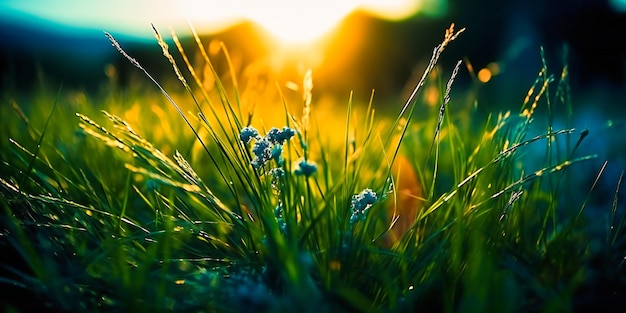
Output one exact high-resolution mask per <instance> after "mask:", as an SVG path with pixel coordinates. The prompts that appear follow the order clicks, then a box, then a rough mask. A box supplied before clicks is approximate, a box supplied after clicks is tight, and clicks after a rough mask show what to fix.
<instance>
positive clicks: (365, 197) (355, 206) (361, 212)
mask: <svg viewBox="0 0 626 313" xmlns="http://www.w3.org/2000/svg"><path fill="white" fill-rule="evenodd" d="M377 200H378V196H377V195H376V192H374V191H372V189H369V188H366V189H363V191H361V192H360V193H359V194H357V195H354V196H352V201H351V203H350V208H351V209H352V216H350V224H354V223H356V222H357V221H362V220H365V217H366V216H367V211H368V210H369V209H370V207H372V205H374V203H376V201H377Z"/></svg>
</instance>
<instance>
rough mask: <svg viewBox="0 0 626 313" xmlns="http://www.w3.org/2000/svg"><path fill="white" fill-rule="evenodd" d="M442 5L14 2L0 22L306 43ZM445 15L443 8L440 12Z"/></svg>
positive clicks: (311, 0)
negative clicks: (350, 20)
mask: <svg viewBox="0 0 626 313" xmlns="http://www.w3.org/2000/svg"><path fill="white" fill-rule="evenodd" d="M446 3H447V1H444V0H343V1H334V0H306V1H304V0H265V1H258V0H257V1H254V0H232V1H224V0H178V1H165V0H152V1H125V0H109V1H73V0H57V1H44V0H32V1H20V0H6V1H4V3H0V17H2V16H3V15H7V16H13V17H16V18H19V19H22V20H28V21H30V22H31V23H39V24H41V23H49V22H52V23H54V25H55V26H56V27H59V28H62V27H65V29H64V31H68V29H67V28H68V27H69V28H74V29H75V30H83V31H84V30H100V31H102V30H106V31H108V32H111V33H117V34H118V35H120V34H124V35H127V36H132V37H137V38H145V39H150V40H151V39H152V38H153V36H152V33H151V29H150V26H149V24H150V23H154V24H155V25H156V26H158V27H159V28H162V29H167V28H169V27H171V28H173V29H174V30H176V31H188V26H187V22H188V21H191V22H192V23H193V25H194V26H195V27H196V29H197V30H198V31H199V32H202V33H216V32H219V31H222V30H224V29H225V28H228V27H230V26H233V25H235V24H237V23H240V22H242V21H246V20H247V21H252V22H254V23H256V24H258V25H259V26H260V27H262V28H264V29H265V30H267V31H269V32H270V33H271V34H272V35H273V36H275V37H276V38H277V39H279V40H281V41H282V42H283V43H310V42H311V41H314V40H315V39H319V38H320V37H322V36H324V35H326V34H328V33H329V32H330V31H331V30H332V29H333V28H335V27H337V26H338V24H339V23H340V22H341V21H342V20H343V19H344V18H345V17H346V16H348V15H349V14H350V13H352V12H355V11H357V10H361V11H363V12H366V13H368V14H370V15H373V16H376V17H378V18H382V19H387V20H401V19H406V18H408V17H410V16H413V15H415V14H416V13H417V12H421V11H428V10H432V8H435V7H439V8H441V6H442V5H443V6H444V7H445V4H446ZM444 10H445V8H444Z"/></svg>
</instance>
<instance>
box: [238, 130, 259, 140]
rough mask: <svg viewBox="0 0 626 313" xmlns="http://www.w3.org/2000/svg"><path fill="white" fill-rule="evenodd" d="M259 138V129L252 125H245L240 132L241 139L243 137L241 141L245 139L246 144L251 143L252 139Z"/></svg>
mask: <svg viewBox="0 0 626 313" xmlns="http://www.w3.org/2000/svg"><path fill="white" fill-rule="evenodd" d="M258 138H259V131H258V130H256V129H255V128H254V127H252V126H246V127H244V128H243V129H242V130H241V132H240V133H239V139H241V141H243V142H244V143H246V144H248V143H250V141H251V140H252V139H258Z"/></svg>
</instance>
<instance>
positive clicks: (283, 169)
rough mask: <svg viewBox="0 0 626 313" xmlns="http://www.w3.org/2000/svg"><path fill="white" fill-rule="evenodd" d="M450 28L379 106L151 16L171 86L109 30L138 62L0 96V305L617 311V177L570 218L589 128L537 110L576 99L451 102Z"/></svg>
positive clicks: (557, 77) (548, 81)
mask: <svg viewBox="0 0 626 313" xmlns="http://www.w3.org/2000/svg"><path fill="white" fill-rule="evenodd" d="M461 33H462V31H460V32H459V31H456V30H454V29H453V27H451V28H450V29H448V30H446V32H445V37H444V40H443V42H442V43H441V44H440V45H438V46H437V47H435V49H434V50H433V56H432V58H431V61H430V64H429V65H428V67H427V68H426V70H425V73H424V75H423V77H422V80H421V81H420V82H419V83H418V85H417V86H415V89H414V92H413V94H412V95H411V97H410V98H409V99H407V101H406V103H401V104H398V105H397V114H396V115H395V116H393V117H391V116H380V115H379V114H377V112H376V110H374V102H375V101H376V99H375V97H373V98H372V100H371V101H370V102H369V103H366V104H365V105H361V104H356V103H353V99H352V97H350V98H348V99H343V100H337V102H338V103H334V104H333V105H332V106H329V107H324V106H322V105H320V104H318V103H316V99H315V98H314V97H313V93H312V90H313V81H314V75H315V73H311V72H310V71H308V72H306V73H305V74H304V77H303V78H302V83H300V84H298V86H296V87H297V88H296V87H293V88H292V89H289V90H284V89H283V88H282V87H280V86H279V87H278V88H276V87H275V86H274V85H272V84H269V86H270V87H267V89H268V90H277V92H276V93H273V92H268V91H266V90H261V91H258V90H256V91H254V90H252V91H251V89H254V88H252V87H254V86H252V87H250V85H245V82H239V81H238V80H237V78H236V76H237V75H236V73H234V71H230V72H229V71H226V72H225V73H222V72H219V71H218V70H216V69H215V67H214V66H213V65H212V64H213V63H212V62H214V61H215V60H210V58H209V56H208V55H207V52H206V51H204V48H203V47H204V46H203V44H202V43H201V42H200V40H199V39H198V37H197V36H196V39H197V40H198V46H197V47H183V46H182V45H180V44H178V41H177V40H176V38H175V37H174V39H175V40H174V42H175V43H177V45H176V48H175V49H172V48H171V47H168V46H167V44H166V43H165V41H164V40H163V39H161V37H160V35H159V33H158V32H157V31H156V30H155V34H156V35H157V39H158V41H159V44H160V45H161V47H162V49H163V53H164V55H165V59H164V62H167V61H169V62H170V63H171V65H172V66H173V67H174V72H175V74H174V75H175V76H176V77H177V78H178V83H179V84H178V85H174V84H171V83H168V84H167V85H165V84H160V83H159V82H157V81H156V80H155V79H153V78H152V77H151V76H150V74H149V73H148V72H147V71H146V70H144V68H143V67H142V65H141V64H140V62H141V60H135V59H134V58H133V57H132V56H129V55H127V54H126V52H125V51H124V50H123V47H121V46H120V45H119V44H118V43H117V41H115V39H114V38H113V36H110V35H108V34H107V36H109V38H110V39H111V42H112V44H113V46H114V48H115V49H118V51H119V52H120V54H121V56H120V57H121V58H126V59H127V60H128V61H130V62H131V63H132V64H133V65H134V66H135V67H136V68H137V71H138V72H139V73H141V74H142V75H143V74H145V75H144V76H138V77H139V78H137V77H135V78H133V79H131V80H130V81H129V83H128V84H125V85H120V84H119V83H118V82H117V81H116V77H117V76H116V73H115V69H114V68H111V69H109V70H110V72H109V78H110V81H109V82H108V84H106V85H105V86H104V87H103V89H102V92H101V94H99V95H97V96H93V95H87V94H85V93H82V92H79V91H66V90H64V89H63V88H62V87H61V88H57V89H53V88H52V87H51V86H48V85H46V84H45V83H44V84H42V85H41V86H40V87H39V88H37V90H33V92H32V93H31V94H30V95H29V96H28V97H26V98H23V99H22V98H13V99H10V100H8V102H7V103H3V104H2V105H1V106H0V110H2V111H1V113H2V122H3V123H2V126H0V135H1V136H0V139H1V140H2V141H1V142H0V147H1V148H2V150H1V151H0V159H1V164H0V192H1V193H2V198H1V200H0V203H1V209H2V211H3V214H2V216H1V219H0V251H1V253H0V257H1V258H2V261H1V264H0V285H1V286H2V292H1V293H0V304H1V305H2V309H3V310H4V311H7V312H34V311H37V312H41V311H68V312H77V311H80V312H169V311H177V312H214V311H215V312H248V311H253V312H294V311H302V312H308V311H311V312H413V311H427V312H576V311H585V310H587V309H590V308H593V309H599V310H603V309H606V310H612V311H619V308H620V306H621V304H620V301H621V299H623V296H625V295H626V270H625V268H624V264H623V263H624V260H625V257H626V252H625V251H626V240H625V239H626V237H625V236H624V235H625V231H624V219H625V215H624V206H623V203H622V202H621V201H620V196H621V195H620V192H621V189H622V187H621V182H622V176H619V179H618V180H616V181H615V182H613V184H614V185H613V186H614V190H612V191H611V194H612V199H610V201H608V203H609V205H606V206H601V207H597V206H596V205H594V208H593V210H594V211H593V213H592V214H590V213H589V212H588V211H589V208H588V207H590V206H591V202H592V201H593V199H594V196H593V195H594V193H595V192H597V190H596V184H595V182H597V181H598V180H599V179H601V177H602V175H603V172H604V169H605V167H604V166H602V167H599V168H598V169H597V171H596V172H595V173H593V174H592V175H593V177H591V178H592V179H591V181H592V182H594V183H592V184H588V185H587V184H580V183H576V182H579V181H580V180H576V179H574V177H575V176H576V175H579V174H578V172H577V166H579V165H580V164H582V163H585V162H589V161H590V160H592V159H594V158H595V156H594V155H586V154H581V153H580V152H579V149H578V148H579V147H580V145H581V144H582V143H584V142H585V138H586V137H587V134H588V130H582V129H573V128H565V129H557V128H556V127H555V126H554V125H553V123H552V122H551V121H552V120H553V117H554V116H556V114H562V115H565V116H564V118H565V119H567V118H570V117H571V115H572V114H575V112H573V113H572V109H571V103H570V102H571V99H570V98H569V90H568V82H567V68H566V67H564V68H563V69H562V71H558V72H556V73H552V72H550V71H549V70H548V65H547V64H546V62H545V61H544V67H543V68H539V69H537V71H538V73H539V75H538V77H537V80H536V81H535V82H534V83H533V82H529V86H524V87H520V88H523V89H528V87H530V89H529V92H528V96H527V97H526V99H520V110H519V111H517V112H493V114H491V115H489V116H488V117H487V118H484V119H483V118H482V117H477V116H476V114H475V113H476V112H475V107H474V105H473V103H464V102H466V101H464V100H462V101H460V100H458V99H456V98H454V95H455V93H454V92H453V90H454V79H455V76H456V75H457V73H458V71H459V70H460V69H462V68H463V66H462V63H461V62H459V63H457V66H456V67H455V68H454V69H442V68H440V67H438V65H437V62H438V59H439V56H440V54H441V53H442V52H443V51H444V49H445V48H446V46H447V45H449V44H454V39H455V38H456V36H458V35H460V36H462V34H461ZM194 35H195V34H194ZM112 49H113V48H112ZM187 50H193V51H194V53H197V54H198V55H200V56H201V58H200V59H201V62H200V63H199V64H197V62H196V63H193V62H192V61H189V59H191V57H189V58H188V57H187V55H188V54H189V53H190V52H187ZM221 51H222V52H223V53H222V54H221V55H220V58H221V60H224V62H225V63H226V64H229V62H230V61H229V56H228V52H227V51H226V49H225V47H222V50H221ZM173 53H180V55H181V56H182V57H181V59H182V60H183V62H184V64H183V63H180V62H179V63H180V64H177V63H176V62H175V58H174V57H173V56H172V54H173ZM177 58H178V56H177ZM227 68H228V67H227ZM229 68H230V69H231V70H232V66H230V67H229ZM207 77H210V83H207ZM272 83H273V82H272ZM244 85H245V86H244ZM181 86H182V87H181ZM429 89H430V90H435V91H436V92H435V94H436V95H437V97H436V99H438V100H437V103H436V105H432V104H429V103H428V101H427V100H426V96H425V95H426V93H425V90H429ZM166 90H167V91H166ZM294 90H297V92H296V91H294ZM296 93H297V95H296ZM449 106H451V107H449ZM538 110H542V111H544V112H547V116H548V118H547V123H545V125H541V124H539V126H537V124H538V123H543V120H544V119H536V111H538ZM557 112H558V113H557ZM531 126H532V127H534V128H535V129H536V128H537V127H539V128H541V129H543V132H542V133H540V134H532V133H531V131H530V129H531ZM531 149H532V150H531ZM537 150H540V151H542V152H541V153H540V154H538V153H537V152H536V151H537ZM537 164H539V165H537ZM605 165H606V163H605ZM585 175H588V173H585ZM570 193H574V194H577V195H580V199H582V200H581V201H573V200H572V199H570V198H569V197H564V196H562V195H564V194H570ZM16 295H20V296H21V297H16ZM23 299H28V300H23Z"/></svg>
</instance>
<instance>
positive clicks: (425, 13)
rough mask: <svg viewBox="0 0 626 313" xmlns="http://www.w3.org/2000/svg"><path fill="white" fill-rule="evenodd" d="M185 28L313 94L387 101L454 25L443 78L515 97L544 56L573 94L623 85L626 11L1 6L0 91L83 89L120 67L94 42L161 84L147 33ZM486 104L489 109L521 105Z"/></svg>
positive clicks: (484, 6)
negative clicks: (564, 72)
mask: <svg viewBox="0 0 626 313" xmlns="http://www.w3.org/2000/svg"><path fill="white" fill-rule="evenodd" d="M188 21H189V22H191V23H192V24H193V25H194V27H195V28H196V29H197V30H198V32H199V33H201V34H202V35H204V36H207V37H210V38H215V39H218V40H221V41H224V42H225V43H226V45H227V47H228V48H229V50H230V51H231V52H232V53H233V54H234V57H235V58H236V59H237V61H238V62H241V63H242V64H247V65H249V64H252V63H253V62H255V61H258V60H261V59H264V60H266V61H267V62H266V63H267V64H268V66H269V67H271V68H272V69H273V70H275V71H281V70H284V69H286V68H289V67H292V66H301V67H307V68H313V70H314V73H316V74H315V78H316V87H317V88H319V89H320V90H328V91H329V92H330V91H336V92H344V93H346V92H348V91H349V90H355V91H358V92H364V93H366V94H369V91H370V90H372V89H376V92H377V94H378V95H379V96H380V97H383V98H385V97H388V96H393V95H397V94H398V90H399V89H402V88H404V87H405V85H406V84H407V83H408V82H410V81H411V77H412V75H416V74H415V73H421V70H422V69H423V67H424V66H425V64H424V63H425V62H427V60H428V59H429V57H430V54H431V52H432V48H433V47H434V46H435V45H436V44H438V43H439V42H440V40H441V38H442V36H443V32H444V30H445V29H446V28H447V27H448V26H449V25H450V23H452V22H454V23H456V25H457V28H461V27H465V28H467V31H466V33H465V34H464V35H463V36H461V37H460V39H459V40H458V41H457V42H456V43H455V44H453V45H451V46H450V48H449V50H448V52H447V53H445V55H444V60H443V63H442V65H443V67H444V68H445V69H447V70H448V71H449V70H451V66H452V65H453V64H454V63H455V62H456V60H457V59H464V60H465V61H466V64H467V63H470V64H471V65H472V67H473V69H474V71H476V72H478V71H479V70H480V69H482V68H486V67H488V65H489V64H490V63H496V64H497V65H498V67H497V71H496V72H493V73H492V74H493V75H492V77H491V79H493V81H494V82H492V84H498V82H499V81H506V84H507V85H513V86H516V87H517V86H519V88H518V89H521V90H519V91H518V92H519V93H521V94H523V93H524V92H525V91H524V90H523V89H525V88H524V86H529V85H530V84H531V83H532V81H533V80H534V78H535V76H536V74H537V73H538V71H539V69H540V66H541V63H540V58H539V49H540V47H541V46H543V47H544V48H545V51H546V54H547V56H548V60H549V61H550V64H549V65H551V66H552V69H553V70H554V72H558V71H559V68H560V67H561V66H562V64H563V61H562V56H563V50H564V47H567V48H568V50H569V54H568V57H567V62H568V64H569V65H570V78H571V83H572V87H573V88H572V89H573V90H574V91H578V90H580V89H585V91H588V90H591V89H598V88H599V89H603V90H607V91H611V92H612V91H614V90H622V89H623V87H624V83H625V77H626V43H625V42H624V40H623V35H624V31H626V1H625V0H554V1H539V0H531V1H527V0H524V1H522V0H512V1H496V0H470V1H455V0H393V1H384V0H366V1H358V0H347V1H320V0H317V1H281V0H268V1H242V0H239V1H228V2H224V1H198V0H179V1H133V2H132V3H129V2H128V1H122V0H112V1H106V2H102V1H72V0H58V1H46V0H32V1H19V0H2V1H0V40H1V42H2V49H1V52H0V65H1V67H0V69H1V71H2V72H1V73H2V74H1V75H2V77H1V79H2V87H3V88H4V89H5V90H6V89H7V88H8V89H28V88H29V87H30V86H29V84H30V82H32V81H33V79H34V75H36V73H37V72H38V71H40V72H43V73H45V74H46V75H47V77H48V78H49V79H50V80H51V81H52V82H60V81H63V82H64V84H65V85H66V86H75V87H79V88H87V89H89V88H92V87H93V86H94V85H96V84H99V83H100V82H101V81H102V80H103V79H104V77H105V73H104V70H103V69H104V67H105V65H106V64H115V65H118V64H119V63H122V62H123V61H124V60H120V57H119V56H118V55H117V52H116V51H115V50H114V49H112V48H111V46H110V44H109V43H108V40H107V39H106V38H105V37H104V35H103V31H107V32H110V33H111V34H112V35H114V36H115V37H116V38H117V39H118V40H119V41H120V42H121V43H122V45H123V46H124V47H125V48H126V49H127V50H128V51H129V52H132V54H133V55H135V56H136V57H137V59H138V60H139V61H140V62H142V63H143V64H144V65H146V67H147V68H149V69H150V70H151V71H154V72H156V73H157V74H160V73H161V71H168V70H169V65H168V64H167V63H166V62H163V59H162V57H161V56H160V50H159V47H158V45H157V43H156V41H155V40H154V36H153V35H152V29H151V28H150V23H153V24H154V25H155V26H156V27H157V28H158V29H159V30H160V31H161V33H163V34H164V37H165V38H166V39H169V37H170V36H169V29H170V28H172V29H173V30H175V31H176V33H177V34H178V36H180V37H185V36H188V35H190V34H191V32H190V30H189V27H188V24H187V23H188ZM119 65H121V64H119ZM491 68H492V69H493V66H492V67H491ZM465 72H467V71H465ZM494 89H498V88H494ZM489 94H491V95H493V96H494V97H496V99H500V100H501V101H496V102H508V100H519V96H517V97H515V98H511V99H508V98H506V95H508V94H509V93H502V94H499V93H498V92H495V93H489ZM501 97H505V98H501ZM490 102H491V101H490ZM514 105H517V103H514ZM617 107H621V106H617Z"/></svg>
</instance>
